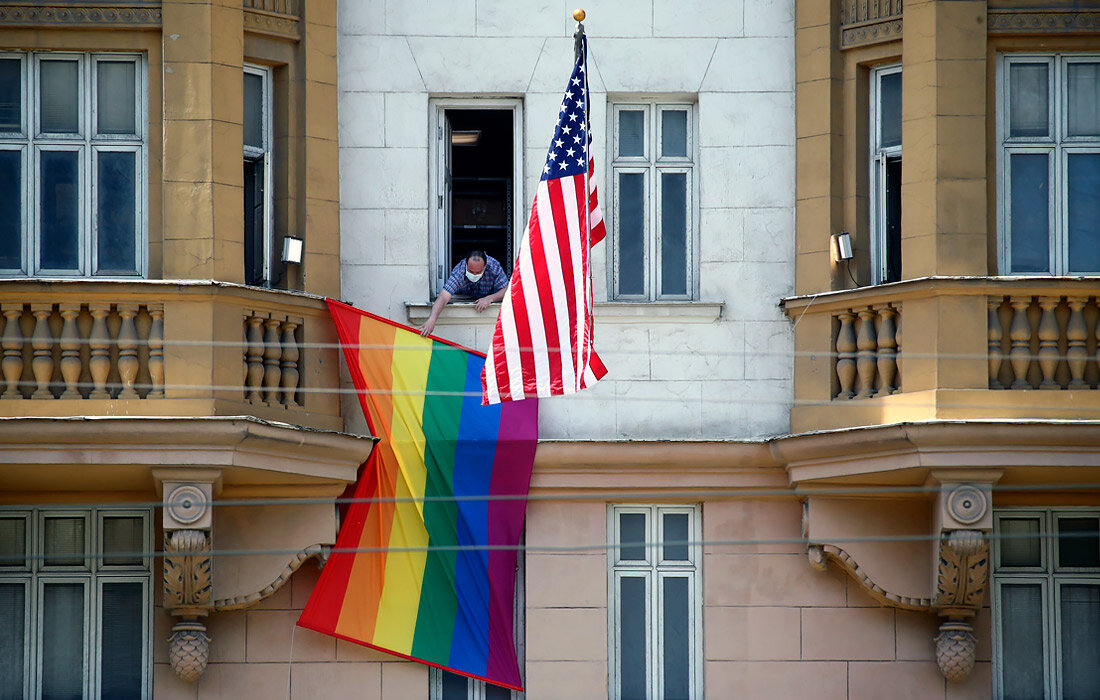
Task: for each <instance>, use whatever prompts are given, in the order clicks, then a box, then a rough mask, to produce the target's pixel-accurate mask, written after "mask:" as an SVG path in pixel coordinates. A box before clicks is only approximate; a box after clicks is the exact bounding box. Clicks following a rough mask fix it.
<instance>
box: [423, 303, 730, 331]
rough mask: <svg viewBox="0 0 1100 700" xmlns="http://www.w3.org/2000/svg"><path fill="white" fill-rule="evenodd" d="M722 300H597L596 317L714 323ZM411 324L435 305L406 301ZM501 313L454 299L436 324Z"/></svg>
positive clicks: (479, 321) (490, 319) (492, 319)
mask: <svg viewBox="0 0 1100 700" xmlns="http://www.w3.org/2000/svg"><path fill="white" fill-rule="evenodd" d="M723 306H724V304H723V303H722V302H720V301H601V302H596V306H595V316H596V320H597V321H599V322H602V323H681V324H683V323H713V322H714V321H717V320H718V319H719V318H721V316H722V307H723ZM405 312H406V315H407V316H408V323H409V325H412V326H418V327H419V326H422V325H423V324H424V321H426V320H427V319H428V316H430V315H431V312H432V305H431V304H428V303H424V302H406V303H405ZM499 314H500V304H493V305H492V306H491V307H489V308H488V309H486V310H485V311H484V312H483V313H478V312H477V310H476V309H475V308H474V303H473V302H453V301H452V302H451V303H450V304H448V305H447V308H446V309H445V310H444V311H443V313H441V314H440V315H439V319H438V320H437V321H436V325H437V326H458V325H463V326H469V325H485V326H491V325H494V324H495V323H496V319H497V316H498V315H499Z"/></svg>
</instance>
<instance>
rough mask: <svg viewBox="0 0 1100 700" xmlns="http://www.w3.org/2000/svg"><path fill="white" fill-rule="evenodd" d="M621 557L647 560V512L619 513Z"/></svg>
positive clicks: (624, 559)
mask: <svg viewBox="0 0 1100 700" xmlns="http://www.w3.org/2000/svg"><path fill="white" fill-rule="evenodd" d="M619 545H620V547H619V559H620V560H622V561H645V513H619Z"/></svg>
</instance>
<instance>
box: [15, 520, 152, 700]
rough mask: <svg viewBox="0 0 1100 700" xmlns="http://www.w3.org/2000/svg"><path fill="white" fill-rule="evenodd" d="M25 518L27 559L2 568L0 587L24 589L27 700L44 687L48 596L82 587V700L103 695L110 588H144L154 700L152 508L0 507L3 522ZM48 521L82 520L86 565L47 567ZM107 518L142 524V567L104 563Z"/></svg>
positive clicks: (144, 679)
mask: <svg viewBox="0 0 1100 700" xmlns="http://www.w3.org/2000/svg"><path fill="white" fill-rule="evenodd" d="M13 516H14V517H21V518H23V520H24V523H25V525H26V527H25V530H24V546H25V552H26V554H25V559H24V566H22V567H14V566H13V567H3V568H0V583H5V584H7V583H20V584H22V585H23V588H24V593H25V597H24V609H23V615H24V635H23V644H24V647H23V688H24V694H25V695H27V696H28V697H39V696H40V694H41V688H42V682H43V673H44V671H43V669H42V658H43V655H42V648H43V644H44V643H43V638H42V635H43V633H44V629H43V615H44V614H45V607H44V605H43V602H44V590H45V586H47V585H50V584H64V583H78V584H80V585H81V587H82V590H83V596H84V617H83V620H82V623H81V630H82V632H81V634H82V644H83V655H82V682H81V687H82V689H83V695H84V697H87V698H92V699H95V698H98V697H100V693H101V686H102V681H103V672H102V668H101V665H102V664H101V656H100V655H99V653H98V652H99V650H100V649H101V644H100V641H101V639H102V635H103V631H102V630H103V615H104V613H103V609H102V606H101V601H102V599H103V587H104V585H106V584H111V583H139V584H141V587H142V589H141V590H142V613H141V625H142V629H141V640H142V649H141V657H142V661H141V666H142V668H141V697H143V698H148V697H152V692H153V690H152V688H153V685H152V674H153V605H152V601H153V593H154V591H153V583H154V581H153V554H152V551H153V550H152V548H153V528H154V521H153V509H151V508H125V507H123V508H83V509H81V508H61V509H55V508H52V507H42V508H25V507H23V508H19V507H16V508H11V507H0V517H13ZM48 517H82V518H83V519H84V524H85V528H84V547H85V558H84V561H83V563H81V564H78V565H73V566H62V565H48V566H47V565H46V564H45V558H44V556H45V521H46V519H47V518H48ZM109 517H132V518H140V519H141V521H142V525H141V531H142V537H141V547H142V563H141V565H136V564H131V565H107V564H104V563H103V539H104V534H103V522H104V520H105V519H106V518H109Z"/></svg>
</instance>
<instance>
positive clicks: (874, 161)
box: [867, 63, 904, 285]
mask: <svg viewBox="0 0 1100 700" xmlns="http://www.w3.org/2000/svg"><path fill="white" fill-rule="evenodd" d="M900 74H901V63H888V64H884V65H881V66H875V67H873V68H872V69H871V73H870V80H869V81H868V95H867V112H868V131H869V132H870V133H869V136H870V138H869V139H868V142H869V143H868V151H869V152H868V158H867V164H868V168H869V170H870V173H869V179H868V182H869V183H870V186H871V196H870V197H868V203H867V206H868V210H869V231H870V248H871V284H872V285H878V284H884V283H885V282H886V281H887V280H888V278H889V271H888V267H889V259H890V256H889V251H888V247H889V241H888V240H887V235H886V208H887V203H886V202H887V196H886V167H887V164H888V162H889V161H891V160H894V159H901V158H902V146H903V145H904V143H899V144H898V145H896V146H883V145H882V143H881V140H880V139H881V135H882V111H883V110H882V101H881V98H880V96H881V92H882V79H883V78H884V77H886V76H888V75H900ZM903 80H904V78H903ZM899 117H900V115H899ZM900 185H901V183H898V186H900Z"/></svg>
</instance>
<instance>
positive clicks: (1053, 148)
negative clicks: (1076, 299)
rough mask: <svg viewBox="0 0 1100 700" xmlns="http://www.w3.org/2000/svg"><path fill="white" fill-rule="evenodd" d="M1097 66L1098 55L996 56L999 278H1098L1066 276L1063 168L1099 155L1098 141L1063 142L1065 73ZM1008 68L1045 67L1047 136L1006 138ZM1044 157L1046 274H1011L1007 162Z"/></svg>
mask: <svg viewBox="0 0 1100 700" xmlns="http://www.w3.org/2000/svg"><path fill="white" fill-rule="evenodd" d="M1084 62H1088V63H1095V62H1100V53H1095V52H1094V53H1084V52H1081V53H1076V52H1074V53H1068V52H1065V53H1048V52H1043V53H1031V52H1027V53H1025V52H1020V53H1002V54H1001V55H1000V56H999V57H998V61H997V120H996V124H997V154H996V155H997V172H998V173H999V176H998V178H997V227H998V231H999V236H998V246H997V248H998V265H999V266H1000V271H1001V274H1003V275H1020V276H1051V275H1053V276H1065V275H1093V274H1100V270H1091V271H1082V270H1074V271H1070V261H1069V239H1068V236H1069V231H1068V229H1067V226H1068V222H1069V212H1068V207H1069V197H1068V187H1069V178H1068V174H1067V172H1066V171H1067V169H1068V167H1069V165H1068V164H1069V158H1068V156H1070V155H1073V154H1075V153H1100V137H1071V136H1068V131H1069V129H1068V118H1069V117H1068V110H1067V109H1066V107H1067V105H1068V95H1067V93H1066V86H1065V81H1066V75H1067V73H1068V71H1067V70H1066V67H1067V66H1068V65H1069V64H1072V63H1084ZM1013 63H1029V64H1036V63H1046V64H1047V66H1048V73H1047V76H1048V80H1047V124H1048V125H1049V126H1050V133H1049V134H1048V135H1047V136H1045V137H1044V136H1027V137H1011V136H1009V118H1010V114H1009V109H1010V106H1011V105H1010V84H1009V80H1010V70H1009V67H1010V66H1011V65H1012V64H1013ZM1028 153H1035V154H1046V155H1047V158H1048V170H1047V172H1048V186H1047V191H1048V193H1049V197H1050V200H1049V204H1048V209H1047V216H1048V223H1047V226H1048V231H1049V239H1048V252H1049V263H1048V269H1047V270H1046V271H1041V272H1014V271H1012V221H1011V219H1012V216H1011V206H1012V199H1011V194H1012V192H1011V173H1010V172H1009V167H1008V166H1009V159H1010V157H1011V156H1012V155H1014V154H1028Z"/></svg>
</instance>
